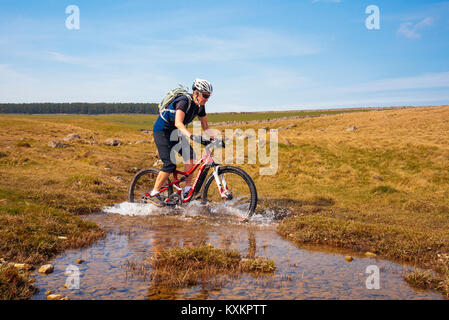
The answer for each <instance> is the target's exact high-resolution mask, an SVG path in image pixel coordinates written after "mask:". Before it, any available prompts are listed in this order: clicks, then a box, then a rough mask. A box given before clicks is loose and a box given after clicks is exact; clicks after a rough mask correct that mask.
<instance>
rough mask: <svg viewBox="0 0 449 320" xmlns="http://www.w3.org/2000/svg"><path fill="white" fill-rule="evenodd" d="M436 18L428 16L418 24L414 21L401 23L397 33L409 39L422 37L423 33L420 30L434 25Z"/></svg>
mask: <svg viewBox="0 0 449 320" xmlns="http://www.w3.org/2000/svg"><path fill="white" fill-rule="evenodd" d="M434 20H435V19H434V18H432V17H427V18H424V19H423V20H421V21H420V22H418V23H416V24H414V23H413V22H404V23H401V25H400V26H399V29H398V31H397V33H398V34H399V35H401V36H404V37H406V38H408V39H419V38H421V34H420V33H419V32H420V31H421V30H422V29H424V28H426V27H429V26H432V25H433V23H434Z"/></svg>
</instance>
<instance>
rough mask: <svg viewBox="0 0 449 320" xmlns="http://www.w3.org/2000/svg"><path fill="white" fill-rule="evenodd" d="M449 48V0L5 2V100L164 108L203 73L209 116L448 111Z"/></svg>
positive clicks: (0, 73) (0, 10)
mask: <svg viewBox="0 0 449 320" xmlns="http://www.w3.org/2000/svg"><path fill="white" fill-rule="evenodd" d="M69 5H77V6H78V7H79V10H80V29H79V30H69V29H67V28H66V19H67V17H68V16H69V15H68V14H66V12H65V11H66V7H67V6H69ZM369 5H376V6H378V8H379V9H380V30H368V29H367V28H366V26H365V20H366V19H367V18H368V16H369V14H366V13H365V9H366V8H367V7H368V6H369ZM448 52H449V1H422V0H420V1H418V0H394V1H393V0H370V1H363V0H360V1H358V0H295V1H279V0H278V1H234V0H228V1H221V2H218V1H195V0H193V1H148V0H147V1H143V0H142V1H140V0H129V1H99V0H94V1H93V0H91V1H84V0H83V1H81V0H78V1H75V0H71V1H64V0H53V1H37V0H33V1H23V0H15V1H10V0H0V102H78V101H86V102H159V100H160V99H161V98H162V96H163V95H164V93H165V92H167V91H168V90H169V89H171V88H173V87H175V86H177V85H178V84H179V83H181V84H185V85H189V86H190V85H191V83H192V81H193V79H195V78H197V77H198V78H203V79H208V80H209V81H211V82H212V84H213V85H214V89H215V91H214V95H213V96H212V97H211V99H210V101H209V102H208V105H207V110H208V111H209V112H222V111H223V112H224V111H263V110H292V109H317V108H335V107H358V106H398V105H437V104H449V59H448V56H449V54H448Z"/></svg>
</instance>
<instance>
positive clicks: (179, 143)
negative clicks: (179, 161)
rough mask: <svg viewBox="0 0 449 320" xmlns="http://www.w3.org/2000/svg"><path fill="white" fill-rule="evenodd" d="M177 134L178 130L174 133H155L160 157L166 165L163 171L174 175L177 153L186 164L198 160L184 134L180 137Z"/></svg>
mask: <svg viewBox="0 0 449 320" xmlns="http://www.w3.org/2000/svg"><path fill="white" fill-rule="evenodd" d="M177 132H178V130H175V131H174V132H173V131H172V132H169V131H161V132H153V137H154V142H155V143H156V147H157V151H158V153H159V157H160V158H161V160H162V162H163V163H164V166H163V167H162V169H161V170H162V171H164V172H168V173H172V172H174V171H175V170H176V160H175V151H176V152H178V153H179V154H180V155H181V156H182V158H183V159H184V162H188V161H189V160H191V159H192V160H193V159H195V158H196V156H195V152H194V151H193V149H192V146H191V145H190V143H189V140H188V138H187V137H185V136H184V135H182V134H181V135H180V136H178V134H177ZM170 136H171V140H170Z"/></svg>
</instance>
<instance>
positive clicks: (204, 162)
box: [145, 148, 228, 203]
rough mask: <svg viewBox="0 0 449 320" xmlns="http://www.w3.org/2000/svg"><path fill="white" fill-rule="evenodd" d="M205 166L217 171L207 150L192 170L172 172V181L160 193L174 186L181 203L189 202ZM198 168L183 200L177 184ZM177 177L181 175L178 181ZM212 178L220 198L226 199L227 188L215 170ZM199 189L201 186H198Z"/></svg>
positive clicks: (180, 189) (147, 195)
mask: <svg viewBox="0 0 449 320" xmlns="http://www.w3.org/2000/svg"><path fill="white" fill-rule="evenodd" d="M206 166H212V167H216V168H217V169H218V165H217V164H215V161H214V159H213V158H212V152H211V151H210V150H209V149H208V148H206V153H205V154H204V155H203V156H202V157H201V159H200V160H198V162H197V163H195V165H194V166H193V167H192V168H190V170H189V171H187V172H183V171H179V170H175V171H174V172H173V176H174V181H173V182H170V183H169V184H167V185H164V186H163V187H162V188H161V190H160V192H161V193H162V192H164V191H166V190H167V189H168V187H170V186H174V187H175V188H176V190H177V193H178V195H180V196H181V199H182V203H186V202H189V201H190V200H192V198H193V195H194V194H195V192H196V191H195V190H196V187H197V184H198V181H199V177H201V174H202V173H203V171H204V169H205V167H206ZM198 168H199V172H198V174H197V176H196V178H195V181H194V182H193V186H192V188H191V189H190V191H189V194H188V195H187V196H186V197H185V198H182V188H181V187H180V186H179V183H181V182H183V181H185V180H186V178H187V177H189V176H190V175H191V174H192V173H193V172H195V170H196V169H198ZM178 175H181V177H180V178H179V179H178ZM214 176H215V181H216V182H217V185H218V189H219V191H220V194H221V196H222V197H223V198H226V195H225V194H224V192H226V191H228V188H227V185H226V182H225V180H224V179H223V182H221V181H220V179H219V178H218V170H215V172H214ZM203 182H204V180H203V181H202V182H201V183H203ZM199 187H201V186H199ZM198 189H199V188H198ZM197 191H199V190H197ZM145 196H146V197H149V196H150V192H148V193H146V194H145Z"/></svg>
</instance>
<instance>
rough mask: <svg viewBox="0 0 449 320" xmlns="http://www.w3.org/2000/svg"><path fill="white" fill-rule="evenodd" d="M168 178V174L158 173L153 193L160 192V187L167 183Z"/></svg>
mask: <svg viewBox="0 0 449 320" xmlns="http://www.w3.org/2000/svg"><path fill="white" fill-rule="evenodd" d="M169 176H170V173H168V172H164V171H159V174H158V175H157V178H156V183H155V184H154V189H153V191H159V190H161V188H162V186H163V185H164V183H165V182H166V181H167V178H168V177H169Z"/></svg>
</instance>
